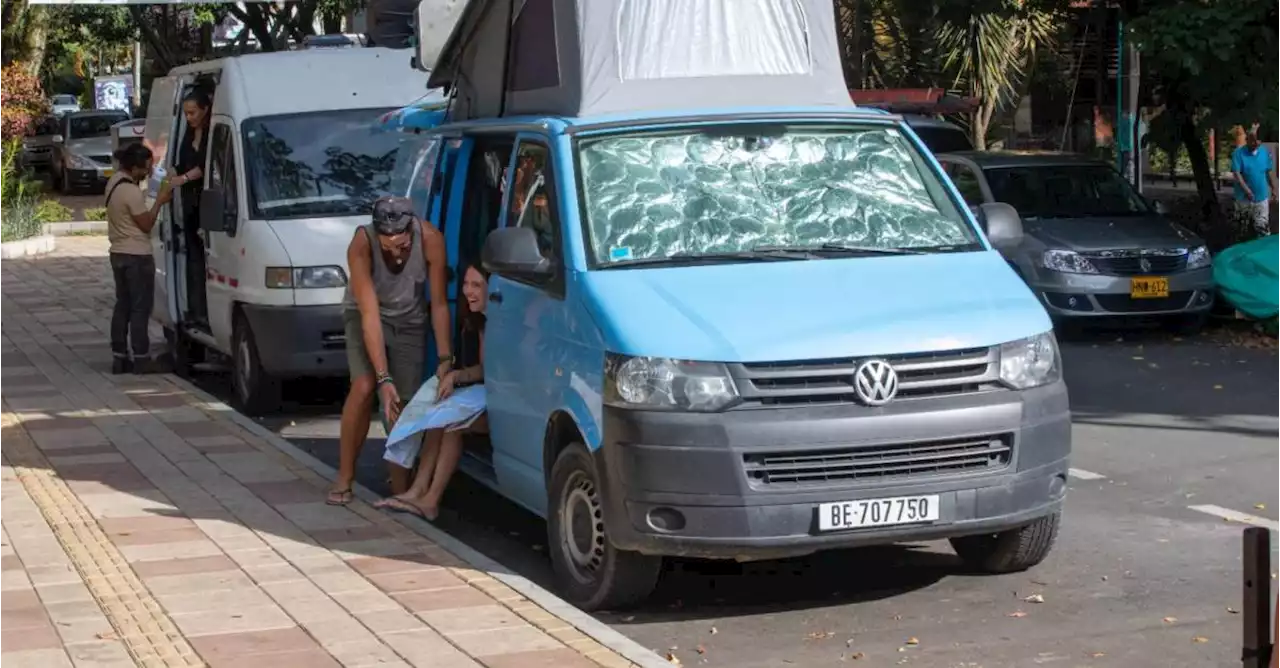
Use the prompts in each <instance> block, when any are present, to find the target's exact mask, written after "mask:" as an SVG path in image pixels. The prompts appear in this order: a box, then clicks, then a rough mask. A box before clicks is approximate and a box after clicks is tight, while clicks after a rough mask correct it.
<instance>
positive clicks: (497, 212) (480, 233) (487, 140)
mask: <svg viewBox="0 0 1280 668" xmlns="http://www.w3.org/2000/svg"><path fill="white" fill-rule="evenodd" d="M514 145H515V137H484V138H480V139H476V141H475V148H474V149H473V152H472V154H471V161H470V163H469V165H468V167H467V185H466V192H465V194H464V196H463V202H462V218H461V227H460V228H459V230H458V233H459V234H458V252H459V255H460V256H461V260H462V261H463V262H466V261H469V260H474V259H479V257H480V249H481V248H482V247H483V246H484V239H485V237H487V236H488V235H489V232H490V231H492V230H494V229H495V228H497V227H498V221H499V220H500V219H501V213H502V193H503V189H504V187H505V181H506V173H505V172H506V168H507V164H508V163H509V162H510V159H511V151H512V149H513V148H514Z"/></svg>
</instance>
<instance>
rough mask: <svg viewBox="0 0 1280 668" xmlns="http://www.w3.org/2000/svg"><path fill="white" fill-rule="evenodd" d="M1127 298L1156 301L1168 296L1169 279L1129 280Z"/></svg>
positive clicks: (1148, 277) (1146, 277)
mask: <svg viewBox="0 0 1280 668" xmlns="http://www.w3.org/2000/svg"><path fill="white" fill-rule="evenodd" d="M1129 296H1130V297H1132V298H1134V299H1158V298H1160V297H1168V296H1169V279H1167V278H1155V277H1151V276H1141V277H1136V278H1132V279H1130V280H1129Z"/></svg>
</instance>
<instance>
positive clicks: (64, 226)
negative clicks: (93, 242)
mask: <svg viewBox="0 0 1280 668" xmlns="http://www.w3.org/2000/svg"><path fill="white" fill-rule="evenodd" d="M42 227H43V228H44V233H45V234H46V235H48V236H54V237H69V236H72V235H78V234H106V233H107V221H105V220H86V221H76V220H72V221H67V222H65V223H45V224H44V225H42Z"/></svg>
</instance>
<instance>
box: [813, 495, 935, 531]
mask: <svg viewBox="0 0 1280 668" xmlns="http://www.w3.org/2000/svg"><path fill="white" fill-rule="evenodd" d="M938 506H939V503H938V496H937V495H936V494H934V495H931V496H899V497H895V498H892V499H863V500H861V501H840V502H837V503H821V504H818V529H819V530H820V531H839V530H841V529H862V528H865V527H884V526H892V525H894V524H917V523H919V522H936V521H937V520H938Z"/></svg>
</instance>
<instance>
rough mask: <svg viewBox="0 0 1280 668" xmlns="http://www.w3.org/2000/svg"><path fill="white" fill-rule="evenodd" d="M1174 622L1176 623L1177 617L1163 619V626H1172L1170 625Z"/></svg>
mask: <svg viewBox="0 0 1280 668" xmlns="http://www.w3.org/2000/svg"><path fill="white" fill-rule="evenodd" d="M1176 621H1178V618H1177V617H1165V618H1164V623H1165V624H1172V623H1174V622H1176Z"/></svg>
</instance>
